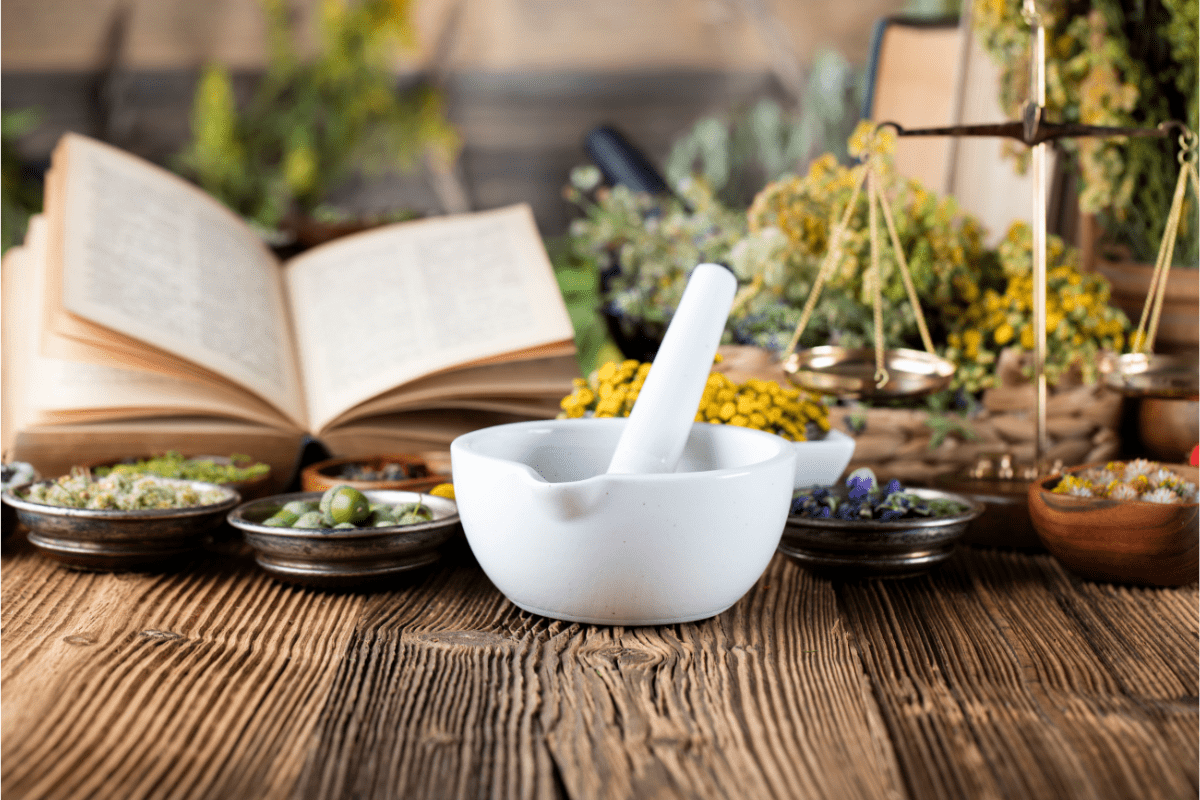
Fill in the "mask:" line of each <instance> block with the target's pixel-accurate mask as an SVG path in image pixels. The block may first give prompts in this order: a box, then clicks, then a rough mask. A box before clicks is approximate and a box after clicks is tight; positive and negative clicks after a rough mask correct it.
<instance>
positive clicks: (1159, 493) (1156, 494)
mask: <svg viewBox="0 0 1200 800" xmlns="http://www.w3.org/2000/svg"><path fill="white" fill-rule="evenodd" d="M1141 499H1142V500H1143V502H1146V503H1178V502H1179V495H1177V494H1175V492H1173V491H1171V490H1170V489H1155V490H1154V491H1152V492H1146V493H1145V494H1144V495H1142V498H1141Z"/></svg>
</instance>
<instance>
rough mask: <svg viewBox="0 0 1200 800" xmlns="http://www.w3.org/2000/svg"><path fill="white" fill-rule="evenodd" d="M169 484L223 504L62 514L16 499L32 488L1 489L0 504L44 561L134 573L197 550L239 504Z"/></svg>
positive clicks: (232, 495)
mask: <svg viewBox="0 0 1200 800" xmlns="http://www.w3.org/2000/svg"><path fill="white" fill-rule="evenodd" d="M164 480H166V479H164ZM48 482H49V481H43V483H48ZM170 483H175V484H183V485H189V486H194V487H197V488H203V489H206V490H212V489H216V490H218V491H220V492H221V493H222V495H223V496H224V499H223V500H221V502H219V503H214V504H211V505H206V506H193V507H191V508H166V509H150V510H145V511H112V510H107V509H96V508H63V507H61V506H51V505H46V504H45V503H35V502H33V501H31V500H27V499H25V498H23V497H21V496H20V495H21V494H22V493H23V492H25V491H26V490H27V489H28V488H29V487H30V486H32V485H34V484H33V483H25V484H21V485H20V486H14V487H10V488H8V489H5V490H4V495H3V499H4V502H5V503H6V504H8V505H9V506H11V507H13V508H15V509H16V511H17V517H18V519H20V521H21V523H22V524H24V525H25V527H26V528H28V529H29V541H30V543H31V544H33V545H34V546H35V547H37V548H38V549H39V550H41V551H42V553H44V554H45V555H47V556H49V557H51V558H54V559H57V560H58V561H62V562H63V563H65V564H68V565H70V566H72V567H77V568H80V569H94V570H122V569H138V568H143V567H149V566H155V565H162V564H164V563H167V562H170V561H173V560H177V559H179V558H180V557H182V556H187V555H190V554H192V553H193V552H195V551H197V550H199V549H200V546H201V545H202V544H203V542H204V537H205V535H206V534H208V533H210V532H211V531H213V530H214V529H216V528H218V527H220V525H221V524H222V523H223V522H224V521H225V515H226V514H228V513H229V510H230V509H231V508H233V507H234V506H236V505H237V504H238V503H240V502H241V501H242V498H241V495H239V494H238V493H237V492H236V491H234V490H233V489H230V488H228V487H226V486H220V485H218V484H215V483H203V482H201V481H182V480H171V481H170Z"/></svg>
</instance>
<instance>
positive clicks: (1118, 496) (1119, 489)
mask: <svg viewBox="0 0 1200 800" xmlns="http://www.w3.org/2000/svg"><path fill="white" fill-rule="evenodd" d="M1108 496H1109V497H1110V498H1111V499H1113V500H1137V499H1138V492H1137V489H1135V488H1133V487H1132V486H1130V485H1129V484H1128V483H1118V484H1117V485H1116V486H1113V487H1112V488H1111V489H1109V491H1108Z"/></svg>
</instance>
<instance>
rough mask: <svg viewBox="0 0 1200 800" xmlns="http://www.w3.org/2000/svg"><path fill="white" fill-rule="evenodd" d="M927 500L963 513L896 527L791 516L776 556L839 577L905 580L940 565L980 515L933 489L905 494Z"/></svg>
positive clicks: (973, 506) (970, 504)
mask: <svg viewBox="0 0 1200 800" xmlns="http://www.w3.org/2000/svg"><path fill="white" fill-rule="evenodd" d="M905 491H907V492H911V493H912V494H915V495H917V496H919V497H923V498H925V499H929V500H934V499H938V500H954V501H956V502H959V503H962V504H963V505H964V506H966V507H967V509H968V510H967V511H966V512H964V513H962V514H955V515H953V516H947V517H918V518H914V519H902V520H896V521H895V522H876V521H872V520H843V519H837V518H830V519H819V518H812V517H801V516H796V515H793V516H789V517H788V519H787V523H786V524H785V525H784V528H783V537H782V538H781V539H780V542H779V551H780V552H782V553H784V554H786V555H788V556H790V557H791V558H792V559H794V560H795V561H796V562H797V563H799V564H801V565H803V566H805V567H810V568H812V569H815V570H818V571H821V572H825V573H829V574H832V575H836V576H838V577H848V578H849V577H891V578H904V577H909V576H912V575H919V574H921V573H923V572H925V571H927V570H928V569H930V568H931V567H934V566H936V565H937V564H940V563H942V562H943V561H945V560H946V559H947V558H949V557H950V556H951V554H952V553H953V552H954V547H955V545H956V544H957V543H958V541H959V539H961V538H962V536H963V534H964V533H965V532H966V529H967V524H968V523H970V521H971V520H973V519H975V518H976V517H978V516H979V515H980V514H982V513H983V511H984V505H983V503H980V502H978V501H976V500H972V499H971V498H969V497H964V496H963V495H958V494H953V493H951V492H943V491H938V490H936V489H906V490H905Z"/></svg>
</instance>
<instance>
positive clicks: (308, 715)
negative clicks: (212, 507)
mask: <svg viewBox="0 0 1200 800" xmlns="http://www.w3.org/2000/svg"><path fill="white" fill-rule="evenodd" d="M10 562H11V563H10ZM231 567H232V568H231ZM363 602H364V599H363V597H361V596H355V595H346V596H338V595H331V594H321V593H317V592H310V591H303V590H298V589H292V588H288V587H285V586H283V585H281V584H278V583H276V582H274V581H272V580H270V579H269V578H266V577H265V576H264V575H262V574H260V573H258V572H256V571H254V570H253V569H252V568H250V567H249V566H247V565H245V564H244V563H243V564H237V563H236V562H233V563H231V562H229V561H220V562H217V561H215V560H214V561H210V562H208V563H202V564H199V565H197V566H196V567H194V568H192V569H189V570H185V571H183V572H180V573H178V574H173V575H171V574H168V575H143V574H132V573H130V574H91V573H83V572H73V571H70V570H67V569H64V568H61V567H58V566H55V565H53V564H52V563H51V562H49V561H48V560H45V559H42V558H41V557H39V556H37V555H35V554H33V553H32V552H28V551H26V552H23V553H21V554H20V555H19V556H17V557H14V558H11V559H10V558H9V557H6V558H5V563H4V581H3V613H2V616H0V624H2V626H3V627H2V635H3V643H4V651H3V669H2V672H0V674H2V675H3V680H4V684H3V691H4V696H5V701H6V702H5V703H4V706H3V745H2V750H0V752H2V757H0V758H2V762H3V765H4V770H3V776H2V778H0V787H2V789H3V793H4V795H5V797H6V798H47V799H49V798H80V797H112V798H129V800H133V799H134V798H154V797H170V798H185V797H213V798H216V797H227V798H232V797H271V796H281V794H282V792H283V790H285V789H290V787H291V785H292V784H293V783H294V782H295V775H296V772H297V770H298V768H299V765H300V763H301V754H302V752H303V749H304V748H305V746H306V739H307V736H308V733H309V731H310V730H311V728H312V726H313V723H314V722H315V719H316V710H317V709H318V708H319V706H320V704H321V703H322V702H323V700H324V697H325V694H326V692H327V691H328V687H329V685H330V684H331V682H332V679H333V676H334V673H335V670H336V667H337V665H338V663H340V660H341V656H342V652H343V650H344V649H345V644H346V641H347V639H348V638H349V635H350V633H351V632H352V630H353V626H354V622H355V620H356V619H357V617H358V608H359V607H360V606H361V605H362V604H363Z"/></svg>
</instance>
